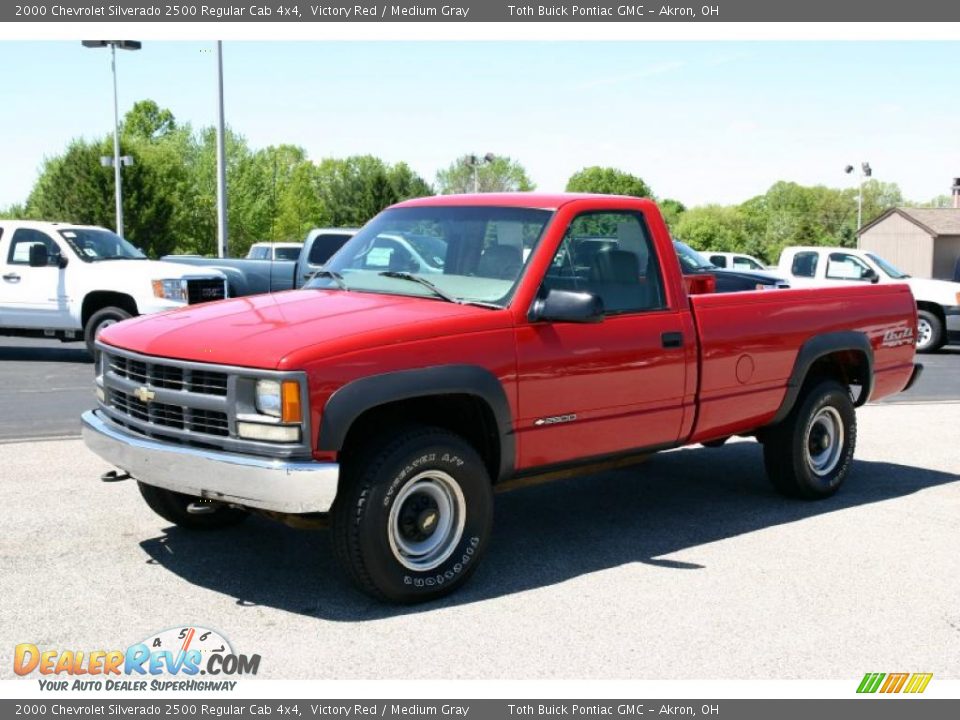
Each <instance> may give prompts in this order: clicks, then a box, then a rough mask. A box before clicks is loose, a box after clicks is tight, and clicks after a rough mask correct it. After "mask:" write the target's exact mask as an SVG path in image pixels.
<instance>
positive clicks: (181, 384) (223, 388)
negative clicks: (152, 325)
mask: <svg viewBox="0 0 960 720" xmlns="http://www.w3.org/2000/svg"><path fill="white" fill-rule="evenodd" d="M107 357H108V359H109V367H110V371H111V372H112V373H113V374H114V375H116V376H117V377H122V378H126V379H128V380H130V381H131V382H135V383H139V384H141V385H150V386H152V387H155V388H165V389H169V390H186V391H187V392H193V393H198V394H200V395H220V396H223V397H225V396H226V394H227V374H226V373H220V372H211V371H209V370H189V369H184V368H182V367H178V366H176V365H168V364H165V363H152V362H151V363H148V362H143V361H140V360H132V359H130V358H126V357H124V356H123V355H110V354H108V355H107Z"/></svg>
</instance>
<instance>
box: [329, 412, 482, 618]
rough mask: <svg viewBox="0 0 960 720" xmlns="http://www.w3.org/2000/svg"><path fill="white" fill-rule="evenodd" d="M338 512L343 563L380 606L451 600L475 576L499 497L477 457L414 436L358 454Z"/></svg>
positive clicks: (447, 440)
mask: <svg viewBox="0 0 960 720" xmlns="http://www.w3.org/2000/svg"><path fill="white" fill-rule="evenodd" d="M355 457H356V462H355V463H348V465H347V467H346V468H345V473H344V478H343V483H342V484H341V486H340V489H339V491H338V494H337V500H336V503H335V504H334V508H333V536H334V546H335V549H336V554H337V558H338V559H339V561H340V564H341V565H342V566H343V567H344V569H345V570H346V571H347V573H348V575H349V576H350V578H351V579H352V580H353V582H354V583H355V584H356V585H357V586H358V587H359V588H360V589H361V590H362V591H363V592H365V593H367V594H369V595H372V596H373V597H375V598H378V599H381V600H388V601H392V602H402V603H413V602H423V601H426V600H432V599H434V598H437V597H440V596H442V595H446V594H447V593H449V592H452V591H453V590H455V589H456V588H458V587H459V586H461V585H462V584H463V583H464V582H466V580H467V578H469V577H470V575H471V574H472V573H473V571H474V570H475V569H476V567H477V563H478V562H479V560H480V557H481V556H482V555H483V552H484V550H485V549H486V546H487V542H488V540H489V537H490V533H491V525H492V522H493V489H492V486H491V482H490V477H489V475H488V474H487V470H486V467H485V466H484V464H483V461H482V460H481V458H480V456H479V455H478V454H477V452H476V450H474V449H473V447H471V446H470V445H469V444H468V443H467V442H465V441H464V440H463V439H462V438H460V437H459V436H457V435H454V434H453V433H450V432H448V431H446V430H442V429H439V428H416V429H410V430H408V431H407V432H405V433H402V434H401V435H400V436H398V437H397V438H396V440H394V441H393V442H391V443H389V444H387V445H382V446H380V447H379V448H378V447H371V448H369V449H366V450H361V451H360V452H359V453H357V455H356V456H355Z"/></svg>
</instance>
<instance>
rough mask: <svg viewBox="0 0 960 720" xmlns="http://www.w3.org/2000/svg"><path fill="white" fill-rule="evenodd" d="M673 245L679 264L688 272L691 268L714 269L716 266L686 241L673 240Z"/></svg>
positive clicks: (695, 269)
mask: <svg viewBox="0 0 960 720" xmlns="http://www.w3.org/2000/svg"><path fill="white" fill-rule="evenodd" d="M673 247H674V248H675V249H676V251H677V257H678V258H679V259H680V265H681V266H682V267H683V269H684V270H686V271H688V272H689V271H691V270H693V271H697V270H715V269H716V267H717V266H716V265H714V264H713V263H711V262H710V261H708V260H707V259H706V258H705V257H704V256H703V255H701V254H700V253H698V252H697V251H696V250H694V249H693V248H692V247H690V246H689V245H687V244H686V243H682V242H680V241H679V240H674V241H673Z"/></svg>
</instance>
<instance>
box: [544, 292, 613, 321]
mask: <svg viewBox="0 0 960 720" xmlns="http://www.w3.org/2000/svg"><path fill="white" fill-rule="evenodd" d="M602 320H603V300H602V299H601V298H600V296H599V295H596V294H594V293H592V292H576V291H573V290H556V289H553V290H549V291H548V292H547V295H546V297H543V298H537V299H536V300H534V302H533V307H531V308H530V321H531V322H538V321H544V322H569V323H598V322H601V321H602Z"/></svg>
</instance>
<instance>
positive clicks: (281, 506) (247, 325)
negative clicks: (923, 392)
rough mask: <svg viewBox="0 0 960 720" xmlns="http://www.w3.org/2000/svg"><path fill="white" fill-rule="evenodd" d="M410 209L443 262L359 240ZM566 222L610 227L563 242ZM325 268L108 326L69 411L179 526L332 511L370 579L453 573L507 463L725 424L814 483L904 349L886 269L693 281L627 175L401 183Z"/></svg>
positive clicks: (422, 596) (899, 384) (419, 588)
mask: <svg viewBox="0 0 960 720" xmlns="http://www.w3.org/2000/svg"><path fill="white" fill-rule="evenodd" d="M412 228H417V229H418V231H419V232H423V231H427V232H428V233H429V234H430V235H431V236H432V237H434V238H435V240H436V242H435V245H436V247H437V248H440V247H441V246H443V247H444V252H443V257H442V264H443V272H442V273H430V274H428V273H426V272H420V273H414V272H411V271H409V270H400V269H384V268H383V267H382V266H380V265H377V266H375V267H370V266H369V262H368V259H369V253H370V251H371V249H372V248H374V247H376V246H377V242H378V240H379V239H381V238H382V237H384V236H389V235H401V236H402V235H404V234H405V233H407V232H409V231H410V230H411V229H412ZM586 235H591V236H593V237H598V236H600V237H604V236H605V237H607V238H609V239H610V240H612V241H615V246H611V247H608V248H606V249H600V250H599V251H598V252H596V253H593V255H592V257H591V258H590V260H589V263H588V264H587V265H585V266H583V265H581V264H580V263H579V262H577V261H576V260H575V258H574V255H575V253H574V247H573V238H576V237H583V236H586ZM528 248H530V250H531V251H530V252H529V253H528V254H527V257H526V259H525V260H524V253H525V250H526V249H528ZM324 271H325V272H324V273H323V274H322V275H318V276H317V277H316V278H314V279H313V280H312V281H311V282H310V283H308V284H307V286H306V287H305V288H304V289H303V290H300V291H294V292H289V293H282V294H274V295H261V296H257V297H251V298H242V299H236V300H227V301H225V302H221V303H215V304H212V305H210V306H208V307H201V308H196V309H191V311H190V312H189V313H187V312H178V313H167V314H164V315H161V316H157V317H155V318H138V319H136V320H132V321H130V322H127V323H123V324H121V325H118V326H116V327H111V328H108V329H107V330H106V331H104V333H103V334H102V335H101V336H100V342H99V344H98V348H99V351H100V352H99V359H98V363H97V373H96V380H95V382H96V391H97V393H98V398H99V405H98V407H97V409H96V410H93V411H90V412H87V413H85V414H84V415H83V419H82V424H83V434H84V439H85V441H86V444H87V446H88V447H89V448H90V449H91V450H93V451H94V452H95V453H97V454H98V455H100V456H101V457H102V458H104V459H105V460H106V461H107V462H109V463H110V464H111V465H114V466H115V467H117V468H118V469H119V471H117V472H112V473H110V474H108V479H110V480H116V479H123V478H125V477H128V476H132V477H133V478H135V479H136V480H137V481H138V485H139V488H140V492H141V493H142V495H143V498H144V500H145V501H146V503H147V504H148V505H149V506H150V507H151V508H152V509H153V510H154V511H155V512H157V513H158V514H159V515H160V516H161V517H163V518H164V519H165V520H166V521H169V522H171V523H174V524H176V525H179V526H181V527H184V528H191V529H208V530H209V529H214V528H222V527H227V526H231V525H235V524H237V523H239V522H240V521H242V520H243V519H244V518H245V517H246V516H247V515H248V514H249V513H251V512H259V513H263V514H265V515H267V516H269V517H272V518H274V519H280V520H285V521H287V522H290V523H296V524H298V525H303V524H305V523H310V522H316V523H317V524H323V523H327V522H329V524H330V527H331V529H332V533H333V542H332V547H333V548H334V552H335V553H336V555H337V557H338V558H339V561H340V562H341V563H342V565H343V566H344V568H345V569H346V571H347V573H348V575H349V576H350V577H351V578H352V580H353V581H354V582H355V583H356V584H357V585H358V586H359V587H360V588H361V589H362V590H364V591H365V592H367V593H369V594H370V595H372V596H374V597H377V598H380V599H386V600H390V601H397V602H417V601H423V600H428V599H431V598H435V597H438V596H440V595H443V594H445V593H448V592H450V591H452V590H454V589H456V588H458V587H460V586H461V585H462V584H463V583H464V582H465V581H466V579H467V578H468V577H469V576H470V574H471V573H472V572H473V571H474V569H475V568H476V567H477V564H478V562H479V561H480V560H481V558H482V557H483V555H484V554H485V552H486V551H487V548H488V546H489V541H490V536H491V531H492V528H493V522H492V521H493V498H494V495H493V491H494V488H495V487H498V486H500V487H504V488H506V487H508V486H509V485H508V483H510V482H511V481H516V483H515V484H523V483H526V482H530V481H534V480H536V479H538V478H539V479H546V478H548V477H556V476H557V474H558V473H557V471H558V470H563V475H569V474H571V473H572V472H574V471H575V470H576V469H578V468H579V469H580V470H581V471H584V470H585V469H590V470H596V469H597V468H599V467H604V466H612V465H622V464H625V463H626V462H629V461H630V460H636V459H638V458H640V457H643V456H646V455H649V454H650V453H653V452H656V451H658V450H664V449H667V448H673V447H678V446H682V445H689V444H691V443H710V444H719V443H722V442H723V441H724V440H725V439H727V438H729V437H730V436H732V435H745V436H753V437H756V438H757V439H758V440H760V441H761V442H762V443H763V453H764V459H765V465H766V469H767V474H768V475H769V477H770V479H771V480H772V482H773V485H774V486H775V487H776V488H777V489H778V490H779V491H781V492H782V493H784V494H787V495H791V496H797V497H802V498H807V499H817V498H825V497H828V496H830V495H832V494H833V493H834V492H836V491H837V489H838V488H839V487H840V486H841V484H842V483H843V481H844V479H845V478H846V476H847V474H848V473H849V471H850V468H851V463H852V459H853V454H854V446H855V444H856V439H857V431H856V422H857V421H856V414H855V407H856V406H858V405H862V404H863V403H865V402H867V401H868V400H877V399H880V398H883V397H886V396H889V395H891V394H893V393H897V392H900V391H901V390H903V389H904V388H906V387H908V386H909V385H910V383H911V382H912V381H913V379H914V378H915V377H916V375H917V372H918V367H917V366H915V365H914V348H913V335H912V329H913V327H914V326H915V323H916V308H915V307H914V303H913V298H912V297H911V296H910V292H909V289H908V288H907V287H905V286H903V285H894V284H890V285H870V284H867V285H859V286H854V287H837V288H829V289H818V290H783V291H779V292H753V293H728V294H718V293H710V294H702V295H688V293H687V292H686V289H685V284H684V279H683V276H682V275H681V272H680V264H679V262H678V259H677V254H676V251H675V250H674V246H673V244H672V243H671V238H670V235H669V233H668V230H667V227H666V225H665V224H664V222H663V219H662V217H661V215H660V212H659V211H658V209H657V206H656V205H655V204H654V203H653V202H652V201H650V200H644V199H639V198H630V197H613V196H590V195H562V194H561V195H546V194H528V193H522V194H483V195H467V196H455V195H446V196H437V197H429V198H419V199H416V200H409V201H406V202H403V203H400V204H399V205H395V206H393V207H391V208H388V209H387V210H385V211H384V212H382V213H380V214H379V215H377V217H376V218H374V219H373V220H372V221H371V222H370V223H368V224H367V225H366V226H365V227H364V228H363V229H361V230H360V231H359V232H358V233H357V234H356V235H355V236H354V237H353V238H351V239H350V240H349V241H348V242H347V244H346V245H345V246H344V247H343V248H342V249H341V250H340V251H339V252H338V253H337V254H336V255H335V256H334V257H333V258H332V259H331V260H330V261H329V262H328V263H327V264H326V265H325V266H324ZM198 377H199V378H202V382H200V383H198V380H197V378H198ZM577 511H578V512H584V510H583V509H582V508H581V509H579V510H577ZM597 524H598V527H599V526H602V524H603V518H602V517H597ZM502 551H509V550H502ZM515 551H518V550H516V549H515Z"/></svg>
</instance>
